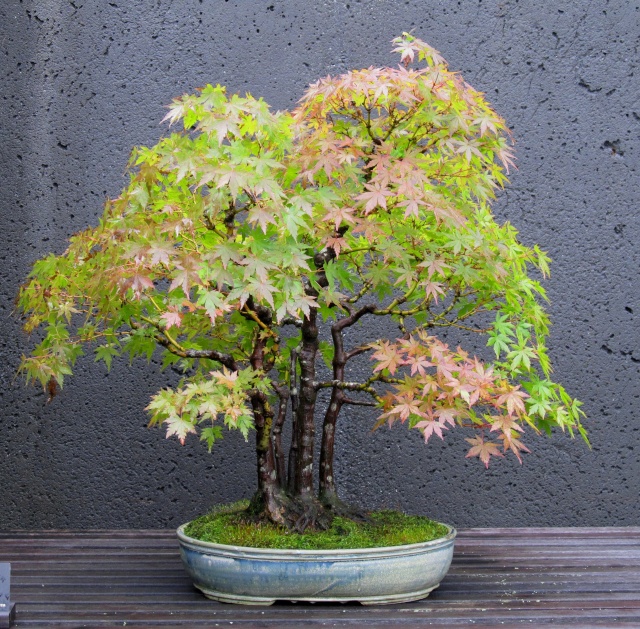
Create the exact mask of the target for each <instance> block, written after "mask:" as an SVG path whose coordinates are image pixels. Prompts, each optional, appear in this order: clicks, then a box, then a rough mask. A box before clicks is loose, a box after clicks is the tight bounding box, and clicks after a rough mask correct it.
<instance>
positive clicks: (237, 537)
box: [185, 502, 448, 550]
mask: <svg viewBox="0 0 640 629" xmlns="http://www.w3.org/2000/svg"><path fill="white" fill-rule="evenodd" d="M246 507H247V503H244V502H241V503H236V504H233V505H228V506H225V507H218V508H216V509H215V510H214V511H212V512H211V513H209V514H207V515H204V516H202V517H199V518H197V519H196V520H193V522H190V523H189V524H188V525H187V527H186V529H185V533H186V534H187V535H188V536H189V537H194V538H196V539H199V540H202V541H204V542H215V543H217V544H229V545H231V546H250V547H252V548H282V549H297V550H331V549H349V548H374V547H380V546H401V545H403V544H417V543H419V542H428V541H431V540H434V539H437V538H439V537H443V536H445V535H446V534H447V532H448V529H447V527H446V526H444V525H443V524H439V523H438V522H434V521H433V520H429V519H428V518H425V517H423V516H417V515H406V514H404V513H400V512H398V511H377V512H373V513H370V514H369V518H370V522H367V523H361V522H353V521H352V520H347V519H346V518H339V517H337V518H335V519H334V521H333V524H332V526H331V528H330V529H328V530H326V531H312V532H305V533H304V534H300V533H292V532H289V531H287V530H286V529H284V528H281V527H278V526H275V525H273V524H270V523H265V522H258V523H257V522H254V521H251V519H250V518H249V517H248V516H247V514H246V512H245V509H246Z"/></svg>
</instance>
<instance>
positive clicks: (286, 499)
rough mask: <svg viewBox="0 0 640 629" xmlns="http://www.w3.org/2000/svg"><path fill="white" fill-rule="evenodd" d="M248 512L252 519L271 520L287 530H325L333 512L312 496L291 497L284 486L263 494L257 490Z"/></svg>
mask: <svg viewBox="0 0 640 629" xmlns="http://www.w3.org/2000/svg"><path fill="white" fill-rule="evenodd" d="M247 516H248V517H249V518H250V519H251V520H252V521H254V522H271V523H273V524H277V525H279V526H283V527H285V528H286V529H287V530H289V531H295V532H296V533H304V532H305V531H318V530H322V531H324V530H326V529H328V528H329V527H330V526H331V522H332V521H333V517H334V516H333V514H332V513H331V511H330V510H328V509H327V508H326V507H325V506H324V505H323V504H321V503H320V502H319V501H318V500H316V499H314V498H310V499H306V498H305V499H303V498H298V497H296V498H294V497H292V496H290V495H289V494H287V493H286V492H285V491H283V490H279V491H276V492H270V493H268V494H267V495H265V494H264V493H262V492H256V493H255V494H254V496H253V498H252V499H251V502H250V504H249V507H248V508H247Z"/></svg>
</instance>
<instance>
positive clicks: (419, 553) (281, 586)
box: [178, 524, 456, 605]
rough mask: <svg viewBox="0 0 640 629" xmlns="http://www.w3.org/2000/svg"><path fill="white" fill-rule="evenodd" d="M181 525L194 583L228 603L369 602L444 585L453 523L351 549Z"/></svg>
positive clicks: (413, 596)
mask: <svg viewBox="0 0 640 629" xmlns="http://www.w3.org/2000/svg"><path fill="white" fill-rule="evenodd" d="M186 526H187V525H186V524H184V525H182V526H181V527H180V528H179V529H178V539H179V541H180V554H181V556H182V561H183V562H184V565H185V567H186V569H187V572H188V573H189V575H190V576H191V578H192V579H193V583H194V585H195V586H196V587H197V588H198V589H199V590H201V591H202V593H203V594H204V595H205V596H206V597H207V598H211V599H213V600H216V601H222V602H224V603H240V604H244V605H271V604H272V603H274V602H275V601H276V600H287V601H318V602H340V603H345V602H348V601H360V603H363V604H364V605H382V604H385V603H404V602H407V601H416V600H419V599H421V598H424V597H426V596H428V595H429V592H431V590H433V589H435V588H437V587H438V585H440V581H441V580H442V579H443V577H444V576H445V574H446V573H447V571H448V570H449V566H450V564H451V559H452V557H453V541H454V538H455V536H456V531H455V529H454V528H453V527H451V526H447V528H448V529H449V533H448V534H447V535H446V536H445V537H441V538H439V539H436V540H433V541H431V542H422V543H420V544H407V545H405V546H387V547H384V548H357V549H350V550H280V549H271V548H249V547H245V546H228V545H226V544H212V543H210V542H202V541H200V540H197V539H194V538H192V537H189V536H188V535H185V533H184V528H185V527H186Z"/></svg>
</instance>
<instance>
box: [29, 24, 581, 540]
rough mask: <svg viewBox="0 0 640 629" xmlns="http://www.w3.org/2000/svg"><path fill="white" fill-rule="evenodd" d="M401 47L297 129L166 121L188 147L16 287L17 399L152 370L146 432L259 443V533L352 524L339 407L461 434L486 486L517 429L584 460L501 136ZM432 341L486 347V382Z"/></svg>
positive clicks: (153, 167)
mask: <svg viewBox="0 0 640 629" xmlns="http://www.w3.org/2000/svg"><path fill="white" fill-rule="evenodd" d="M394 44H395V45H396V48H395V51H396V52H399V53H400V54H401V65H400V66H398V67H397V68H382V69H380V68H373V67H371V68H368V69H365V70H358V71H352V72H348V73H346V74H343V75H341V76H338V77H327V78H324V79H321V80H319V81H318V82H317V83H314V84H312V85H311V86H310V87H309V88H308V89H307V91H306V93H305V94H304V96H303V98H302V99H301V101H300V104H299V106H298V107H297V109H295V110H294V111H292V112H275V113H274V112H272V111H270V110H269V108H268V106H267V104H266V103H265V102H264V101H262V100H261V99H254V98H252V97H251V96H249V95H247V96H245V97H244V98H242V97H240V96H237V95H233V96H227V94H226V92H225V89H224V87H221V86H219V85H218V86H216V87H213V86H211V85H208V86H206V87H205V88H203V89H200V90H199V91H198V92H197V93H195V94H192V95H185V96H183V97H181V98H179V99H177V100H174V101H173V103H172V105H171V106H170V109H169V113H168V114H167V116H166V118H165V120H169V122H170V123H172V124H177V125H179V126H180V129H179V130H177V131H175V132H174V133H172V134H171V135H169V136H168V137H166V138H164V139H162V140H161V141H160V142H158V144H156V146H154V147H152V148H137V149H135V150H134V151H133V155H132V158H131V162H130V166H131V169H130V182H129V184H128V186H127V187H126V188H125V189H124V190H123V192H122V194H121V195H120V196H119V197H118V198H116V199H113V200H111V201H108V202H107V204H106V208H105V211H104V215H103V217H102V219H101V220H100V223H99V225H98V226H97V227H92V228H89V229H87V230H86V231H83V232H80V233H78V234H76V235H75V236H73V237H72V238H71V239H70V244H69V247H68V249H67V250H66V251H65V252H64V253H63V254H62V255H53V254H51V255H49V256H47V257H46V258H44V259H42V260H40V261H38V262H37V263H36V264H35V265H34V267H33V270H32V272H31V275H30V276H29V280H28V282H27V283H26V284H25V285H24V286H23V287H22V289H21V291H20V295H19V306H20V308H21V310H22V312H23V313H24V314H25V316H26V323H25V329H26V330H27V331H28V332H32V331H34V330H36V329H41V330H42V331H43V333H44V337H43V338H42V340H41V342H40V343H39V344H38V345H37V346H36V347H35V349H34V350H33V353H32V354H31V355H30V356H28V357H24V358H23V361H22V364H21V370H22V371H23V372H24V374H25V375H26V378H27V380H29V381H34V380H35V381H39V382H40V383H42V385H43V386H44V387H45V389H46V390H48V391H49V394H50V397H52V396H53V395H54V394H55V393H56V390H57V388H58V387H62V385H63V382H64V378H65V377H66V376H68V375H70V374H71V372H72V368H73V365H74V363H75V362H76V360H77V359H78V357H79V356H80V355H81V354H82V353H83V351H84V348H85V347H90V348H92V350H93V351H94V352H95V356H96V360H101V361H103V362H104V363H105V364H106V366H107V368H108V367H109V366H110V365H111V362H112V360H113V358H114V357H119V356H121V355H123V354H126V355H129V356H131V357H136V356H145V357H146V358H147V359H150V358H151V356H152V354H153V353H154V352H155V351H156V349H158V348H159V349H160V351H161V352H162V353H163V364H164V366H168V365H172V364H174V363H177V366H178V367H179V369H180V370H181V372H182V375H183V377H182V379H181V380H180V382H179V384H178V385H177V386H176V387H174V388H165V389H162V390H161V391H159V392H158V393H157V394H156V395H154V396H153V398H152V399H151V402H150V404H149V406H148V407H147V410H148V411H149V413H150V416H151V423H152V424H163V425H164V426H166V434H167V437H170V436H175V437H177V438H178V440H179V441H180V442H181V443H184V442H185V439H187V438H188V437H189V435H192V434H193V435H196V434H198V435H199V436H200V439H201V440H202V441H204V442H205V443H206V445H207V446H208V448H209V450H211V448H212V446H213V445H214V443H216V442H217V441H218V440H219V439H220V438H221V437H222V434H223V430H222V428H223V426H225V427H226V428H228V429H237V430H239V431H241V433H242V434H243V435H244V436H245V438H247V437H248V435H249V433H250V432H252V431H253V432H255V453H256V459H257V476H258V487H257V491H256V493H255V496H254V497H253V499H252V501H251V504H250V507H249V513H250V514H251V515H252V516H253V517H255V518H258V519H265V520H269V521H272V522H274V523H277V524H280V525H283V526H286V527H288V528H290V529H296V530H298V531H303V530H305V529H307V528H323V527H326V526H327V525H328V523H329V522H330V520H331V518H332V517H333V516H334V515H335V514H340V515H342V516H346V517H351V518H357V517H359V516H361V515H362V514H361V513H360V512H359V511H358V509H357V508H355V507H353V506H350V505H346V504H344V503H343V502H342V501H341V500H340V498H339V493H338V490H337V487H336V479H335V474H334V449H335V444H334V438H335V435H336V426H337V422H338V420H339V417H340V413H341V411H342V410H343V409H344V408H345V407H347V406H349V405H359V406H371V407H374V408H376V409H377V413H375V412H372V420H373V421H372V425H373V423H374V421H375V418H376V417H378V421H377V424H376V425H381V424H385V423H388V424H389V425H392V424H394V423H395V422H397V421H399V422H401V423H404V424H405V425H407V426H408V427H409V428H412V429H416V430H417V431H420V432H421V433H422V435H423V436H424V440H425V441H429V439H430V438H432V437H433V436H434V435H436V436H437V437H439V438H443V437H444V435H445V431H448V430H451V429H453V428H462V429H464V433H463V434H466V435H467V437H466V440H467V441H468V442H469V444H470V449H469V452H468V455H467V456H470V457H471V456H475V457H479V459H480V460H481V461H482V462H483V463H484V464H485V465H486V466H488V465H489V461H490V459H491V458H492V457H500V456H503V455H504V454H506V453H509V454H511V455H513V456H516V457H517V458H518V459H519V460H520V459H521V453H522V452H528V449H527V447H526V446H525V445H524V443H523V440H522V434H523V433H524V432H525V430H530V431H532V432H535V433H537V432H540V431H543V432H547V433H549V432H551V429H552V428H554V427H559V428H561V429H562V430H563V431H564V430H565V429H566V430H568V431H569V432H570V433H571V434H572V435H573V432H574V431H576V430H577V431H579V432H580V434H582V435H583V436H584V437H585V439H586V435H585V432H584V429H583V428H582V426H581V424H580V415H581V411H580V403H579V402H577V401H575V400H573V399H572V398H571V397H570V396H569V395H568V394H567V393H566V392H565V390H564V389H563V388H562V386H560V385H559V384H557V383H554V382H553V381H552V380H551V379H550V373H551V366H550V364H549V359H548V356H547V350H546V346H545V342H546V338H547V333H548V329H549V319H548V317H547V315H546V314H545V311H544V310H543V308H542V306H541V303H540V302H541V300H543V299H544V298H545V292H544V289H543V287H542V286H541V284H540V282H539V279H540V278H541V276H546V275H547V274H548V263H549V258H548V257H547V255H546V254H545V253H544V252H543V251H541V250H540V249H539V248H538V246H534V247H527V246H525V245H523V244H521V243H520V242H519V241H518V238H517V232H516V230H515V229H514V227H512V226H511V225H510V224H509V223H505V224H503V225H500V224H498V223H496V221H495V220H494V218H493V216H492V214H491V210H490V207H489V202H490V200H491V199H492V198H493V197H494V193H495V191H496V189H498V188H501V187H502V186H503V185H504V184H505V182H506V181H507V180H506V175H505V171H506V172H508V170H509V167H510V166H511V165H512V164H513V162H512V152H511V145H510V136H509V132H508V130H507V128H506V126H505V122H504V121H503V120H502V118H500V117H499V116H498V115H497V114H496V113H495V112H494V111H492V109H491V108H490V107H489V105H488V104H487V102H486V101H485V99H484V98H483V96H482V94H481V93H479V92H477V91H475V90H474V89H473V88H471V87H470V86H469V85H468V84H467V83H465V82H464V80H463V79H462V78H461V77H460V76H459V75H457V74H456V73H453V72H451V71H449V70H448V69H447V66H446V64H445V62H444V60H443V59H442V57H441V56H440V55H439V54H438V52H437V51H436V50H434V49H433V48H431V47H430V46H428V45H427V44H426V43H424V42H422V41H420V40H418V39H415V38H414V37H412V36H411V35H408V34H406V33H405V34H404V35H403V36H402V37H399V38H397V39H395V40H394ZM413 64H418V67H417V68H414V67H412V66H413ZM536 278H537V279H536ZM378 317H384V318H387V319H388V320H390V321H392V322H393V323H394V325H395V326H396V327H397V330H398V331H397V338H387V339H380V338H371V339H370V340H368V341H367V342H365V343H363V344H360V345H356V346H349V344H348V343H347V342H346V340H345V331H346V330H347V329H348V328H350V327H352V326H355V325H356V324H358V323H360V322H362V321H363V320H366V319H376V318H378ZM322 328H324V329H325V331H326V334H325V336H324V337H323V336H322V335H321V329H322ZM443 330H455V331H457V330H461V331H463V332H460V333H461V334H462V335H464V336H465V338H475V337H474V335H480V336H479V337H478V338H480V339H482V340H483V344H485V343H486V345H488V346H489V348H490V349H488V350H486V353H489V354H491V356H490V357H489V358H491V359H490V360H489V359H485V360H482V359H481V358H479V357H477V356H475V355H471V354H469V353H467V352H466V351H464V350H463V349H462V348H461V347H457V348H453V347H450V346H449V345H448V344H446V343H445V342H443V340H441V339H439V338H438V334H439V333H441V332H442V331H443ZM329 339H330V340H329ZM321 357H324V359H325V360H326V361H327V362H328V364H329V365H330V370H331V374H330V376H328V377H326V378H320V377H319V375H318V373H319V369H318V365H319V361H320V359H321ZM485 358H486V357H485ZM358 360H359V361H360V371H361V369H362V364H363V363H364V364H366V365H368V366H369V367H370V368H369V373H370V375H369V376H368V377H366V378H365V379H360V380H358V379H354V377H353V376H352V375H351V374H352V373H353V369H352V367H353V364H354V362H357V361H358ZM352 361H353V362H352ZM323 395H325V396H328V398H329V399H328V403H327V404H326V411H325V412H324V416H323V417H322V421H321V430H320V432H319V434H318V435H316V434H315V433H316V409H318V408H319V405H318V399H319V396H323ZM287 421H290V422H291V429H290V432H291V440H290V443H289V444H287V445H288V448H285V444H284V443H283V426H285V423H286V422H287ZM318 441H319V442H320V444H319V445H320V469H319V474H318V479H317V489H316V479H315V476H316V475H315V472H314V468H313V461H314V450H315V448H316V444H317V442H318ZM287 449H288V452H286V451H285V450H287Z"/></svg>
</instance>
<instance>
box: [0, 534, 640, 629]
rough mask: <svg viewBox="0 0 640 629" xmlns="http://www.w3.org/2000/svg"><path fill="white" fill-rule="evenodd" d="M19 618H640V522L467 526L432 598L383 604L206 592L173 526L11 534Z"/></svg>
mask: <svg viewBox="0 0 640 629" xmlns="http://www.w3.org/2000/svg"><path fill="white" fill-rule="evenodd" d="M0 561H10V562H11V565H12V578H11V580H12V583H11V598H12V600H13V601H14V602H15V603H16V604H17V608H16V612H17V613H16V621H15V625H14V626H15V627H53V626H59V627H118V626H120V627H122V626H125V627H133V626H146V627H149V626H153V627H178V626H182V627H199V626H202V627H204V626H206V627H230V626H239V627H274V628H275V627H298V626H301V625H304V626H318V627H320V626H322V627H364V626H366V627H427V626H435V627H438V626H471V625H480V626H490V627H516V626H517V627H522V626H523V625H527V626H530V627H539V626H543V627H551V626H567V625H573V626H575V627H580V628H581V629H586V628H588V627H636V628H638V627H640V527H627V528H527V529H467V530H462V531H460V532H459V534H458V538H457V540H456V551H455V556H454V560H453V565H452V566H451V570H450V572H449V574H448V576H447V577H446V579H445V580H444V581H443V582H442V584H441V586H440V588H439V589H437V590H435V591H434V592H433V593H432V594H431V596H429V598H426V599H424V600H422V601H418V602H415V603H406V604H399V605H391V606H382V607H364V606H361V605H359V604H357V603H354V604H347V605H325V604H323V605H320V604H316V605H312V604H300V603H299V604H292V603H284V602H283V603H276V604H275V605H274V606H272V607H247V606H235V605H225V604H221V603H215V602H213V601H209V600H207V599H205V598H204V597H203V596H202V595H201V594H200V593H199V592H198V591H197V590H195V589H194V588H193V586H192V585H191V583H190V581H189V578H188V577H187V575H186V573H185V572H184V570H183V568H182V564H181V561H180V557H179V553H178V545H177V542H176V539H175V535H174V532H173V531H164V530H137V531H123V530H104V531H41V532H25V531H13V532H12V531H9V532H4V533H0Z"/></svg>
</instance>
